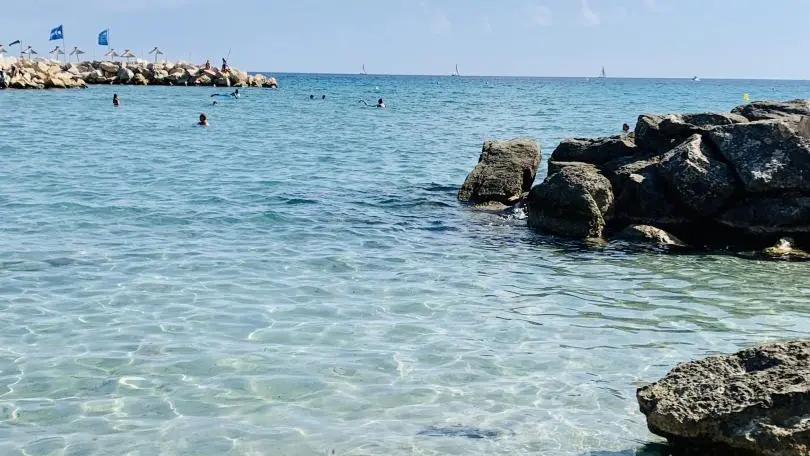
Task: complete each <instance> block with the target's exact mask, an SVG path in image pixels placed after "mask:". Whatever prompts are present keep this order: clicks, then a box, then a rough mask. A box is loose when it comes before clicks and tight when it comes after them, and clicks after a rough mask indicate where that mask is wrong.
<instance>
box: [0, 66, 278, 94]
mask: <svg viewBox="0 0 810 456" xmlns="http://www.w3.org/2000/svg"><path fill="white" fill-rule="evenodd" d="M0 69H3V70H4V72H5V84H6V85H7V86H8V87H9V88H13V89H56V88H58V89H70V88H83V87H87V86H88V85H90V84H127V85H162V86H175V85H179V86H217V87H265V88H278V82H277V81H276V79H275V78H272V77H269V78H268V77H265V76H264V75H262V74H254V75H249V74H247V73H245V72H244V71H240V70H237V69H229V70H227V71H221V70H220V69H219V68H214V67H211V68H205V67H204V66H201V65H194V64H190V63H184V62H179V63H168V62H166V63H160V62H158V63H145V62H108V61H92V62H90V61H88V62H81V63H67V64H62V63H59V62H56V61H50V60H19V61H16V62H6V63H0Z"/></svg>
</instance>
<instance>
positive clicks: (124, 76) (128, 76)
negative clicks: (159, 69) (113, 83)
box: [116, 68, 135, 84]
mask: <svg viewBox="0 0 810 456" xmlns="http://www.w3.org/2000/svg"><path fill="white" fill-rule="evenodd" d="M116 77H117V80H118V82H119V83H121V84H129V82H130V81H132V79H133V78H135V73H133V72H132V70H130V69H129V68H121V69H120V70H118V75H117V76H116Z"/></svg>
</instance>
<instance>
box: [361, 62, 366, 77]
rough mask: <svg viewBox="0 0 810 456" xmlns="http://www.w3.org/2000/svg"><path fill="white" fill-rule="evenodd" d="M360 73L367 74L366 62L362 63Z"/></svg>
mask: <svg viewBox="0 0 810 456" xmlns="http://www.w3.org/2000/svg"><path fill="white" fill-rule="evenodd" d="M360 74H362V75H367V74H368V73H366V64H365V63H364V64H363V65H362V67H361V69H360Z"/></svg>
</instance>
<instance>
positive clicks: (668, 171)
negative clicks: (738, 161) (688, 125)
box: [659, 134, 736, 216]
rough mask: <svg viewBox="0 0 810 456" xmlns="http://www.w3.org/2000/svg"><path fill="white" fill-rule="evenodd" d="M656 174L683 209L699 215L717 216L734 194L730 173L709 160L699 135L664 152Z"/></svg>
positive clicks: (734, 187) (705, 146)
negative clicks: (670, 190) (671, 191)
mask: <svg viewBox="0 0 810 456" xmlns="http://www.w3.org/2000/svg"><path fill="white" fill-rule="evenodd" d="M659 166H660V170H661V172H660V174H661V175H662V176H663V178H664V180H665V181H666V182H667V183H668V184H669V187H670V188H671V189H672V190H673V192H674V194H675V195H677V196H678V198H679V199H680V202H681V204H682V205H684V206H685V207H687V208H689V209H690V210H692V211H694V213H695V214H697V215H699V216H709V215H713V214H715V213H717V212H718V211H719V210H720V209H721V208H722V207H723V206H724V205H725V204H726V202H727V201H728V199H729V198H730V197H731V196H732V195H733V194H734V191H735V190H736V186H735V184H736V181H735V177H734V174H733V173H732V171H731V170H730V169H729V167H728V165H726V164H725V163H723V162H721V161H719V160H715V159H713V158H712V152H711V150H710V146H709V144H708V143H707V142H705V141H704V140H703V137H702V136H701V135H699V134H696V135H692V137H690V138H689V139H688V140H686V141H685V142H684V143H682V144H681V145H679V146H678V147H676V148H675V149H673V150H672V151H671V152H669V153H667V155H666V158H665V159H664V160H662V161H661V164H660V165H659Z"/></svg>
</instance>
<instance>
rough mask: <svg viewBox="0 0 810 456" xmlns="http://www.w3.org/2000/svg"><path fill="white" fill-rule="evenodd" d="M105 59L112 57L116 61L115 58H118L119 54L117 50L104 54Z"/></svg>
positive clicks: (113, 49) (111, 49)
mask: <svg viewBox="0 0 810 456" xmlns="http://www.w3.org/2000/svg"><path fill="white" fill-rule="evenodd" d="M104 57H111V58H112V59H113V60H115V58H116V57H118V54H116V53H115V48H110V50H109V51H107V52H105V53H104Z"/></svg>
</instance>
